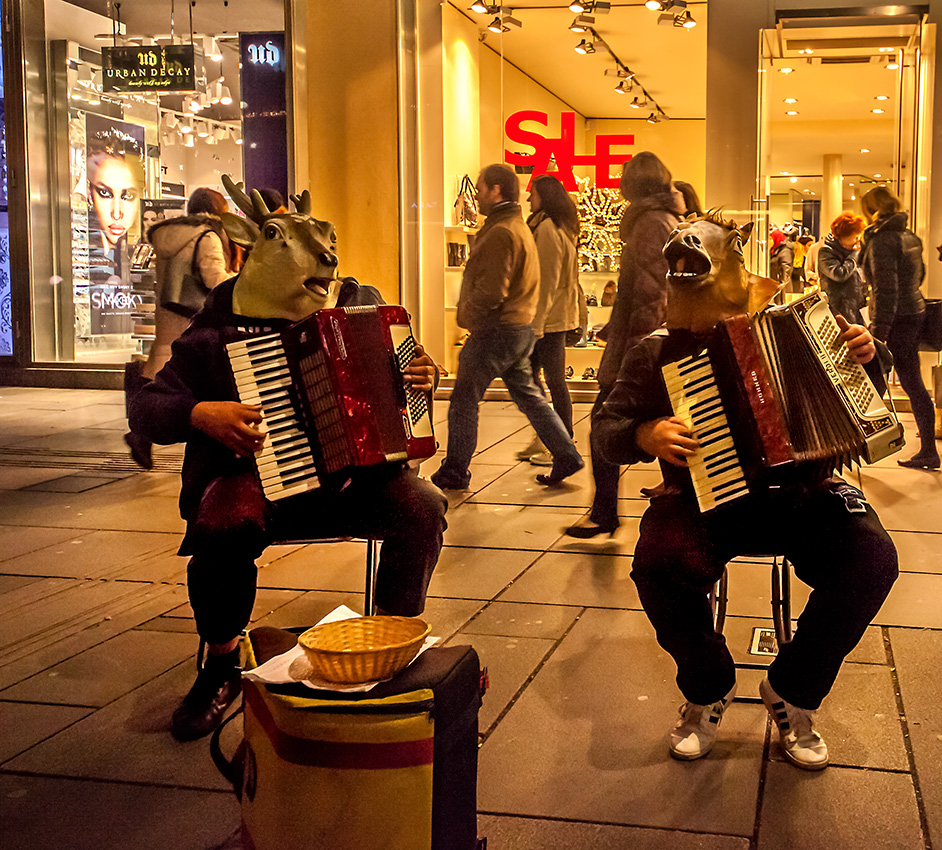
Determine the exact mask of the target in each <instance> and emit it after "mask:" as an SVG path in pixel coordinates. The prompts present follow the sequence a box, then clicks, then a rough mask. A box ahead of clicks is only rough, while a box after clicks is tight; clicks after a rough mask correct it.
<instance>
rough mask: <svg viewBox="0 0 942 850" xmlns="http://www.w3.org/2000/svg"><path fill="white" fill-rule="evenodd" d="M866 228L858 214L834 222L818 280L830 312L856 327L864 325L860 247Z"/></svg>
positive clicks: (820, 254)
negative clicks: (861, 236)
mask: <svg viewBox="0 0 942 850" xmlns="http://www.w3.org/2000/svg"><path fill="white" fill-rule="evenodd" d="M865 226H866V223H865V222H864V220H863V218H861V217H860V216H859V215H854V214H853V213H841V214H840V215H839V216H838V217H837V218H836V219H834V221H833V222H831V232H830V233H829V234H828V235H827V236H826V237H825V240H824V245H822V246H821V249H820V251H819V252H818V265H817V270H818V279H819V282H820V286H821V289H822V291H823V292H826V293H827V296H828V305H829V306H830V308H831V312H832V313H835V314H837V313H840V314H841V315H842V316H843V317H844V318H845V319H847V321H848V322H850V323H851V324H857V325H862V324H863V317H862V316H861V315H860V308H861V306H862V302H863V278H862V275H861V272H860V266H859V264H858V259H859V258H858V254H857V248H858V245H859V242H860V234H861V233H863V230H864V227H865Z"/></svg>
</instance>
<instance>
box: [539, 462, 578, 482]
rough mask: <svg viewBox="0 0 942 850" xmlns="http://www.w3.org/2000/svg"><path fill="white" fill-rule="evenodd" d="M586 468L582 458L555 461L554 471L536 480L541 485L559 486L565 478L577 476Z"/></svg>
mask: <svg viewBox="0 0 942 850" xmlns="http://www.w3.org/2000/svg"><path fill="white" fill-rule="evenodd" d="M584 466H585V461H584V460H583V459H582V458H581V457H577V459H574V460H566V461H562V460H559V461H554V462H553V471H552V472H551V473H550V474H549V475H537V477H536V480H537V481H538V482H539V483H540V484H545V485H547V486H549V487H552V486H554V485H556V484H559V483H560V482H561V481H562V480H563V479H564V478H568V477H569V476H570V475H575V474H576V473H577V472H578V471H579V470H580V469H582V468H583V467H584Z"/></svg>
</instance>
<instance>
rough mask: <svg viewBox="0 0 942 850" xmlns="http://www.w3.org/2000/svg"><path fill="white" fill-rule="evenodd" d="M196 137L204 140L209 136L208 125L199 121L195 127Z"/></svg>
mask: <svg viewBox="0 0 942 850" xmlns="http://www.w3.org/2000/svg"><path fill="white" fill-rule="evenodd" d="M196 135H197V136H199V137H200V138H201V139H205V138H206V137H207V136H208V135H209V125H208V124H207V123H206V122H205V121H200V122H199V123H198V124H197V125H196Z"/></svg>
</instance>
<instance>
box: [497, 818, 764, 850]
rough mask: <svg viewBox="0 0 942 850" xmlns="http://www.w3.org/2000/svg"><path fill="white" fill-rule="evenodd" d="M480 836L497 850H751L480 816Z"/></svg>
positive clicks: (735, 841) (712, 841) (647, 833)
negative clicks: (485, 838)
mask: <svg viewBox="0 0 942 850" xmlns="http://www.w3.org/2000/svg"><path fill="white" fill-rule="evenodd" d="M478 835H481V836H486V837H487V846H488V848H493V850H549V848H567V850H569V848H572V850H577V848H578V850H748V848H749V839H747V838H734V837H733V836H729V835H697V834H696V833H692V832H678V831H677V830H673V829H667V830H665V829H643V828H641V827H636V826H610V825H608V824H597V823H567V822H565V821H553V820H545V819H542V818H515V817H498V816H495V815H479V816H478Z"/></svg>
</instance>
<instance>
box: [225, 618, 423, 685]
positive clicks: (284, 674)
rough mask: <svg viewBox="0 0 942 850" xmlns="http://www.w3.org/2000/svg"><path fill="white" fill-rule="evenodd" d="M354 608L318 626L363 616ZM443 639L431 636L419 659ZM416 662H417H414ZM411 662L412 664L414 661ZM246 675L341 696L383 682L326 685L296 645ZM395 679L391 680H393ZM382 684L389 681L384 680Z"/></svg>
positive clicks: (248, 677)
mask: <svg viewBox="0 0 942 850" xmlns="http://www.w3.org/2000/svg"><path fill="white" fill-rule="evenodd" d="M359 616H360V615H359V614H357V612H356V611H354V610H353V609H352V608H348V607H347V606H346V605H341V606H339V607H337V608H335V609H334V610H333V611H331V612H330V613H329V614H328V615H327V616H326V617H324V619H322V620H321V621H320V622H318V623H317V625H318V626H320V625H322V624H323V623H334V622H337V621H338V620H349V619H351V618H352V617H359ZM438 640H439V638H437V637H434V636H432V635H429V636H428V637H427V638H426V639H425V643H423V644H422V648H421V649H420V650H419V651H418V653H417V654H416V656H415V657H416V658H418V657H419V655H421V654H422V653H423V652H425V650H426V649H428V648H429V647H430V646H434V645H435V644H436V643H437V642H438ZM414 660H415V659H413V661H414ZM410 663H411V662H410ZM242 675H243V676H244V677H245V678H246V679H251V680H252V681H253V682H261V683H262V684H264V685H287V684H291V683H293V682H301V683H302V684H304V685H307V686H308V687H309V688H311V689H312V690H317V691H339V692H341V693H363V692H365V691H369V690H372V689H373V688H375V687H376V686H377V685H378V684H379V681H376V682H362V683H360V684H357V685H338V684H337V683H336V682H326V681H324V680H323V679H316V678H314V671H313V670H312V669H311V665H310V662H309V661H308V660H307V656H306V655H305V654H304V650H303V649H302V648H301V647H300V646H298V645H295V646H294V647H292V648H291V649H289V650H288V651H287V652H283V653H282V654H281V655H276V656H275V657H274V658H270V659H269V660H268V661H266V662H265V663H264V664H262V665H260V666H258V667H255V668H254V669H252V670H245V671H243V673H242ZM390 678H391V677H390ZM380 681H384V682H386V681H389V680H388V679H382V680H380Z"/></svg>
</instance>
